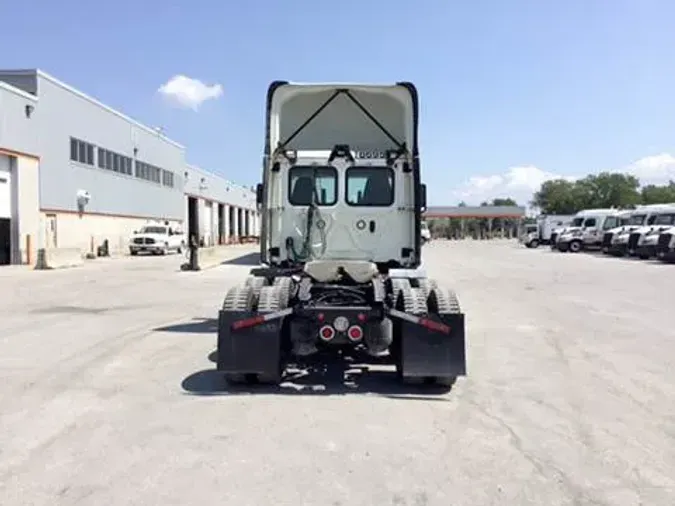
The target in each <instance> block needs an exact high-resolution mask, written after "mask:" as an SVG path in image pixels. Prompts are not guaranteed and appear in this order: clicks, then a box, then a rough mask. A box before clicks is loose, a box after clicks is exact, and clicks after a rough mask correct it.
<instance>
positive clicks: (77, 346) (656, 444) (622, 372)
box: [0, 240, 675, 506]
mask: <svg viewBox="0 0 675 506" xmlns="http://www.w3.org/2000/svg"><path fill="white" fill-rule="evenodd" d="M255 256H256V255H255V246H252V247H250V248H248V247H246V248H245V247H238V248H233V254H232V258H233V259H232V260H231V261H230V262H226V263H224V264H223V265H221V266H218V267H216V268H213V269H209V270H204V271H201V272H180V271H179V269H178V266H179V264H180V263H181V262H182V261H183V260H184V259H183V258H182V257H178V256H174V255H171V256H167V257H143V258H140V257H139V258H123V259H107V260H96V261H93V262H91V263H88V264H86V265H85V266H84V267H81V268H75V269H68V270H61V271H46V272H45V271H27V270H21V269H14V270H7V271H2V270H0V286H1V287H2V290H0V303H1V305H0V382H1V384H2V388H0V504H2V505H29V504H31V505H33V504H34V505H50V506H53V505H60V504H64V505H65V504H68V505H70V504H87V505H104V504H105V505H129V504H143V505H146V504H148V505H149V504H163V505H167V504H181V505H183V504H232V505H238V506H247V505H255V506H258V505H267V504H269V505H272V504H274V505H279V506H280V505H299V504H303V505H344V506H346V505H350V506H351V505H368V506H373V505H378V506H379V505H390V504H391V505H398V506H402V505H407V506H422V505H439V506H450V505H497V504H499V505H504V504H508V505H525V504H533V505H547V506H552V505H568V504H569V505H591V504H601V505H605V504H606V505H612V506H614V505H638V504H644V505H672V504H675V374H674V373H673V371H675V364H674V362H675V361H674V358H673V357H675V353H674V350H675V343H674V341H675V331H674V330H673V324H672V317H671V315H672V311H673V307H674V306H673V301H674V300H675V299H674V296H673V293H674V292H673V287H674V286H675V265H668V264H662V263H659V262H656V261H654V262H650V261H647V262H645V261H640V260H631V259H616V258H612V257H607V256H603V255H601V254H577V255H572V254H560V253H557V252H552V251H551V250H550V249H549V248H539V249H537V250H529V249H526V248H524V247H523V246H522V245H519V244H518V243H517V242H516V241H506V240H495V241H461V242H450V241H437V242H432V243H430V244H429V245H427V246H425V248H424V256H425V267H426V269H427V271H428V273H429V274H430V276H432V277H435V278H437V279H438V280H439V281H440V282H441V284H445V285H447V286H449V287H453V288H455V289H456V291H457V292H458V295H459V298H460V302H461V303H462V309H463V310H464V312H465V313H466V314H467V342H468V367H469V376H468V377H466V378H461V379H460V380H458V382H457V384H456V385H455V386H454V388H453V389H452V390H451V391H450V392H439V391H435V390H433V389H429V388H426V389H425V388H423V387H402V386H400V385H399V384H398V383H397V382H396V381H395V379H394V377H393V373H391V372H387V370H386V369H384V370H381V369H375V370H373V371H365V372H361V373H355V374H354V375H353V377H350V378H348V380H347V381H344V380H343V377H342V374H341V371H340V370H339V369H334V368H330V369H329V370H328V371H327V373H326V375H325V376H312V377H310V378H299V379H297V380H292V381H290V382H287V383H285V384H284V385H282V387H281V388H279V389H270V388H262V387H261V388H257V389H256V388H249V389H246V390H243V389H242V390H234V391H228V390H227V388H226V387H225V386H224V383H223V382H222V381H221V380H220V378H219V377H218V376H217V375H216V374H215V373H214V368H215V364H214V362H213V360H214V350H215V344H216V336H215V320H214V319H215V318H216V315H217V310H218V307H219V305H220V304H221V303H222V298H223V296H224V294H225V291H226V290H227V288H228V287H229V286H230V285H232V284H233V283H236V282H238V281H240V280H242V279H243V278H244V277H245V275H246V273H247V272H248V269H249V268H250V265H247V264H250V263H252V260H254V259H255Z"/></svg>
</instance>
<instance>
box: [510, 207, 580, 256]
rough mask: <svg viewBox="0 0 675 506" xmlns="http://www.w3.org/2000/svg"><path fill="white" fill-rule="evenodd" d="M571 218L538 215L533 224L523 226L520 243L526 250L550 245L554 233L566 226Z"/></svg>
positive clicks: (553, 239) (553, 238) (554, 235)
mask: <svg viewBox="0 0 675 506" xmlns="http://www.w3.org/2000/svg"><path fill="white" fill-rule="evenodd" d="M572 218H574V216H572V215H569V216H564V215H553V214H542V215H539V216H537V218H536V220H535V223H529V224H527V225H525V226H524V230H523V234H522V237H521V239H520V242H522V243H523V244H524V245H525V246H527V247H528V248H537V247H539V245H540V244H552V242H553V241H555V237H556V232H557V231H559V230H560V229H562V228H564V227H566V226H568V225H569V224H570V223H571V222H572Z"/></svg>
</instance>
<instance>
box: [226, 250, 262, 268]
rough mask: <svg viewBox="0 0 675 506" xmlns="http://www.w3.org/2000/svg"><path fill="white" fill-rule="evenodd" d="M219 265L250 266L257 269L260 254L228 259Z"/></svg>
mask: <svg viewBox="0 0 675 506" xmlns="http://www.w3.org/2000/svg"><path fill="white" fill-rule="evenodd" d="M221 265H252V266H256V267H257V266H259V265H260V253H247V254H246V255H242V256H240V257H235V258H230V259H229V260H225V261H224V262H222V264H221Z"/></svg>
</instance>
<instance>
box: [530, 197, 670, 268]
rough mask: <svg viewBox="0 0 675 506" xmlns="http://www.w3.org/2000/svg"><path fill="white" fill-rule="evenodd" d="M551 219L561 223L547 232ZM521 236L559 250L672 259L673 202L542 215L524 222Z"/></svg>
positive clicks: (645, 258) (533, 245)
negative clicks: (622, 208) (573, 213)
mask: <svg viewBox="0 0 675 506" xmlns="http://www.w3.org/2000/svg"><path fill="white" fill-rule="evenodd" d="M551 221H555V222H556V223H559V224H560V226H558V227H556V228H555V229H554V230H553V231H551V232H548V230H549V229H550V223H551ZM520 240H521V242H522V243H524V244H525V245H526V246H528V247H536V246H538V245H539V244H543V243H547V244H550V246H551V248H552V249H554V250H557V251H561V252H568V251H569V252H572V253H577V252H579V251H582V250H600V251H602V252H603V253H604V254H606V255H614V256H626V255H628V256H637V257H639V258H641V259H643V260H647V259H650V258H657V259H659V260H662V261H675V203H670V204H653V205H645V206H638V207H637V208H636V209H630V210H620V209H585V210H583V211H579V212H578V213H577V214H576V215H574V216H571V217H567V216H562V217H559V216H542V217H539V218H538V219H537V222H536V223H535V224H532V225H528V226H527V228H526V229H525V231H524V234H523V235H522V236H521V239H520Z"/></svg>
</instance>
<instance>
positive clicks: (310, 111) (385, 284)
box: [217, 81, 466, 386]
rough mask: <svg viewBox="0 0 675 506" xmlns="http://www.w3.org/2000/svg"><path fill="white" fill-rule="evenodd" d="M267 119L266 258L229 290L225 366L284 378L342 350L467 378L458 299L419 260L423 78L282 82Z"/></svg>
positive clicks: (420, 376) (412, 374) (399, 368)
mask: <svg viewBox="0 0 675 506" xmlns="http://www.w3.org/2000/svg"><path fill="white" fill-rule="evenodd" d="M265 123H266V129H265V142H264V146H265V147H264V157H263V168H262V182H261V183H260V184H258V186H257V191H256V200H257V205H258V208H259V210H260V213H261V236H260V237H261V238H260V256H261V265H260V266H258V267H255V268H252V269H251V271H250V272H249V276H248V277H247V279H246V280H245V282H244V283H242V284H241V285H239V286H234V287H231V288H230V289H229V290H228V291H227V293H226V295H225V300H224V302H223V305H222V309H221V310H220V311H219V321H218V343H217V346H218V360H217V370H218V371H220V372H222V373H223V375H224V377H225V379H226V380H227V381H228V382H231V383H241V382H246V383H250V382H258V383H273V384H277V383H279V382H281V381H282V379H283V377H284V372H285V371H286V370H287V368H288V367H289V366H290V365H296V364H304V363H315V364H316V363H319V364H320V363H322V361H323V360H324V359H325V358H326V357H327V356H329V355H332V354H340V355H343V356H352V357H358V358H359V359H362V360H363V361H364V362H366V363H367V362H368V361H369V360H372V361H373V362H375V363H378V364H382V363H387V364H390V365H391V366H393V368H395V370H396V373H397V377H398V378H399V380H401V381H411V380H414V381H415V382H423V383H427V384H429V383H436V384H441V385H446V386H449V385H452V384H453V383H454V381H455V379H456V378H457V377H458V376H463V375H466V352H465V322H464V314H463V313H462V311H461V309H460V305H459V301H458V297H457V295H456V294H455V293H454V292H453V291H452V290H451V289H447V288H445V287H443V286H441V284H440V283H439V282H438V281H437V280H435V279H432V278H429V277H427V276H426V274H425V273H424V271H423V270H422V268H421V267H422V243H423V237H422V216H423V213H424V211H425V209H426V186H425V185H424V184H423V183H422V180H421V170H420V166H421V164H420V153H419V144H418V123H419V105H418V94H417V90H416V88H415V86H414V85H413V84H412V83H409V82H399V83H395V84H382V85H375V84H334V83H329V84H300V83H290V82H287V81H275V82H273V83H272V84H271V85H270V86H269V89H268V92H267V104H266V122H265Z"/></svg>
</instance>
